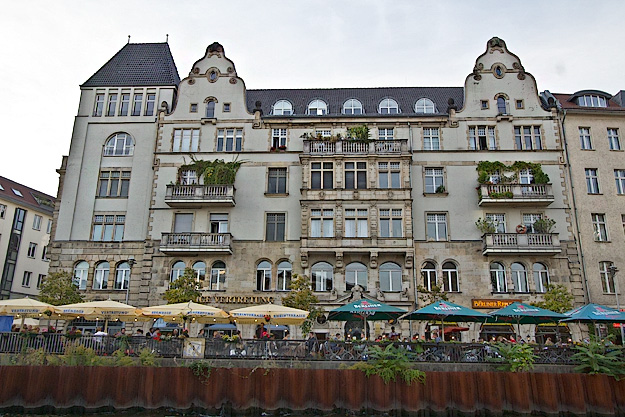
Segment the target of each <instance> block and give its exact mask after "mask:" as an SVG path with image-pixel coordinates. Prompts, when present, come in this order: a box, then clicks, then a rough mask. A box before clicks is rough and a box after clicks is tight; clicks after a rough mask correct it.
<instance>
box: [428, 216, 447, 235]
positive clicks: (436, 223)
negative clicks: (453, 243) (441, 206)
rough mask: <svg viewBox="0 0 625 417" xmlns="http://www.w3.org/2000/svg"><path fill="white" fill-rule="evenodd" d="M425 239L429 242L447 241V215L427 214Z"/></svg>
mask: <svg viewBox="0 0 625 417" xmlns="http://www.w3.org/2000/svg"><path fill="white" fill-rule="evenodd" d="M426 218H427V238H428V239H431V240H447V215H446V214H442V213H428V214H427V216H426Z"/></svg>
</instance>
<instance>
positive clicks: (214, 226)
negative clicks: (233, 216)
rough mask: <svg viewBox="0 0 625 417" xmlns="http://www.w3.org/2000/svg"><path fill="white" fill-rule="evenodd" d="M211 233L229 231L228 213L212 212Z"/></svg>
mask: <svg viewBox="0 0 625 417" xmlns="http://www.w3.org/2000/svg"><path fill="white" fill-rule="evenodd" d="M210 232H211V233H228V214H227V213H211V215H210Z"/></svg>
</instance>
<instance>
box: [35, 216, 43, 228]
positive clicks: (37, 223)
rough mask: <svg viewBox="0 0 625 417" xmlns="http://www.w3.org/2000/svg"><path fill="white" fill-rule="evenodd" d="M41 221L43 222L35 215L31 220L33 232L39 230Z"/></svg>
mask: <svg viewBox="0 0 625 417" xmlns="http://www.w3.org/2000/svg"><path fill="white" fill-rule="evenodd" d="M41 220H43V218H42V217H41V216H39V215H37V214H35V217H34V219H33V230H41Z"/></svg>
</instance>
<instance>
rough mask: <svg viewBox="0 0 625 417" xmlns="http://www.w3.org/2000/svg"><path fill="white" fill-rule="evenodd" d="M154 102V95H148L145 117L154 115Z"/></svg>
mask: <svg viewBox="0 0 625 417" xmlns="http://www.w3.org/2000/svg"><path fill="white" fill-rule="evenodd" d="M155 102H156V94H154V93H148V94H147V96H146V101H145V115H146V116H152V115H153V114H154V103H155Z"/></svg>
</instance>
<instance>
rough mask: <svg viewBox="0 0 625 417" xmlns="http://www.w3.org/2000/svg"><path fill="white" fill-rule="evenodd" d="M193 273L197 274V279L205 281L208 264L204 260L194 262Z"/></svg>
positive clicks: (201, 281)
mask: <svg viewBox="0 0 625 417" xmlns="http://www.w3.org/2000/svg"><path fill="white" fill-rule="evenodd" d="M193 273H194V274H195V280H196V281H197V282H200V283H203V282H204V280H205V279H206V264H205V263H204V262H202V261H197V262H196V263H194V264H193Z"/></svg>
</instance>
